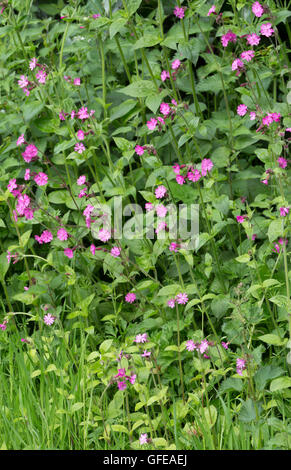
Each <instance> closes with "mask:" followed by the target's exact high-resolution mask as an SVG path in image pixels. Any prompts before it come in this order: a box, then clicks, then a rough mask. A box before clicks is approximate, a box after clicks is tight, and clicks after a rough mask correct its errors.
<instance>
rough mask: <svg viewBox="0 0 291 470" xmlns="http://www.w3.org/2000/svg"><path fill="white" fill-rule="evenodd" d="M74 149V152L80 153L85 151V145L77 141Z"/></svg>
mask: <svg viewBox="0 0 291 470" xmlns="http://www.w3.org/2000/svg"><path fill="white" fill-rule="evenodd" d="M74 150H75V152H78V153H80V154H81V153H83V152H85V150H86V147H85V145H84V144H82V143H80V142H77V143H76V145H75V147H74Z"/></svg>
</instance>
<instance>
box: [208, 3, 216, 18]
mask: <svg viewBox="0 0 291 470" xmlns="http://www.w3.org/2000/svg"><path fill="white" fill-rule="evenodd" d="M215 8H216V7H215V5H212V7H211V8H210V9H209V11H208V13H207V16H210V15H211V14H212V13H216V11H215Z"/></svg>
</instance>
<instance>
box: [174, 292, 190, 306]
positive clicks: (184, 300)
mask: <svg viewBox="0 0 291 470" xmlns="http://www.w3.org/2000/svg"><path fill="white" fill-rule="evenodd" d="M176 301H177V303H178V304H182V305H185V304H186V303H187V302H188V296H187V294H186V293H180V294H178V295H177V296H176Z"/></svg>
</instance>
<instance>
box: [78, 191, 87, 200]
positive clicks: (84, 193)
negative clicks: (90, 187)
mask: <svg viewBox="0 0 291 470" xmlns="http://www.w3.org/2000/svg"><path fill="white" fill-rule="evenodd" d="M86 194H87V193H86V189H81V191H80V192H79V194H78V197H80V198H81V197H84V196H86Z"/></svg>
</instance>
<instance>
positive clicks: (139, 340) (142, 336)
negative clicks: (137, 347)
mask: <svg viewBox="0 0 291 470" xmlns="http://www.w3.org/2000/svg"><path fill="white" fill-rule="evenodd" d="M133 341H134V343H146V342H147V341H148V335H147V333H143V334H139V335H136V337H135V339H134V340H133Z"/></svg>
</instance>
